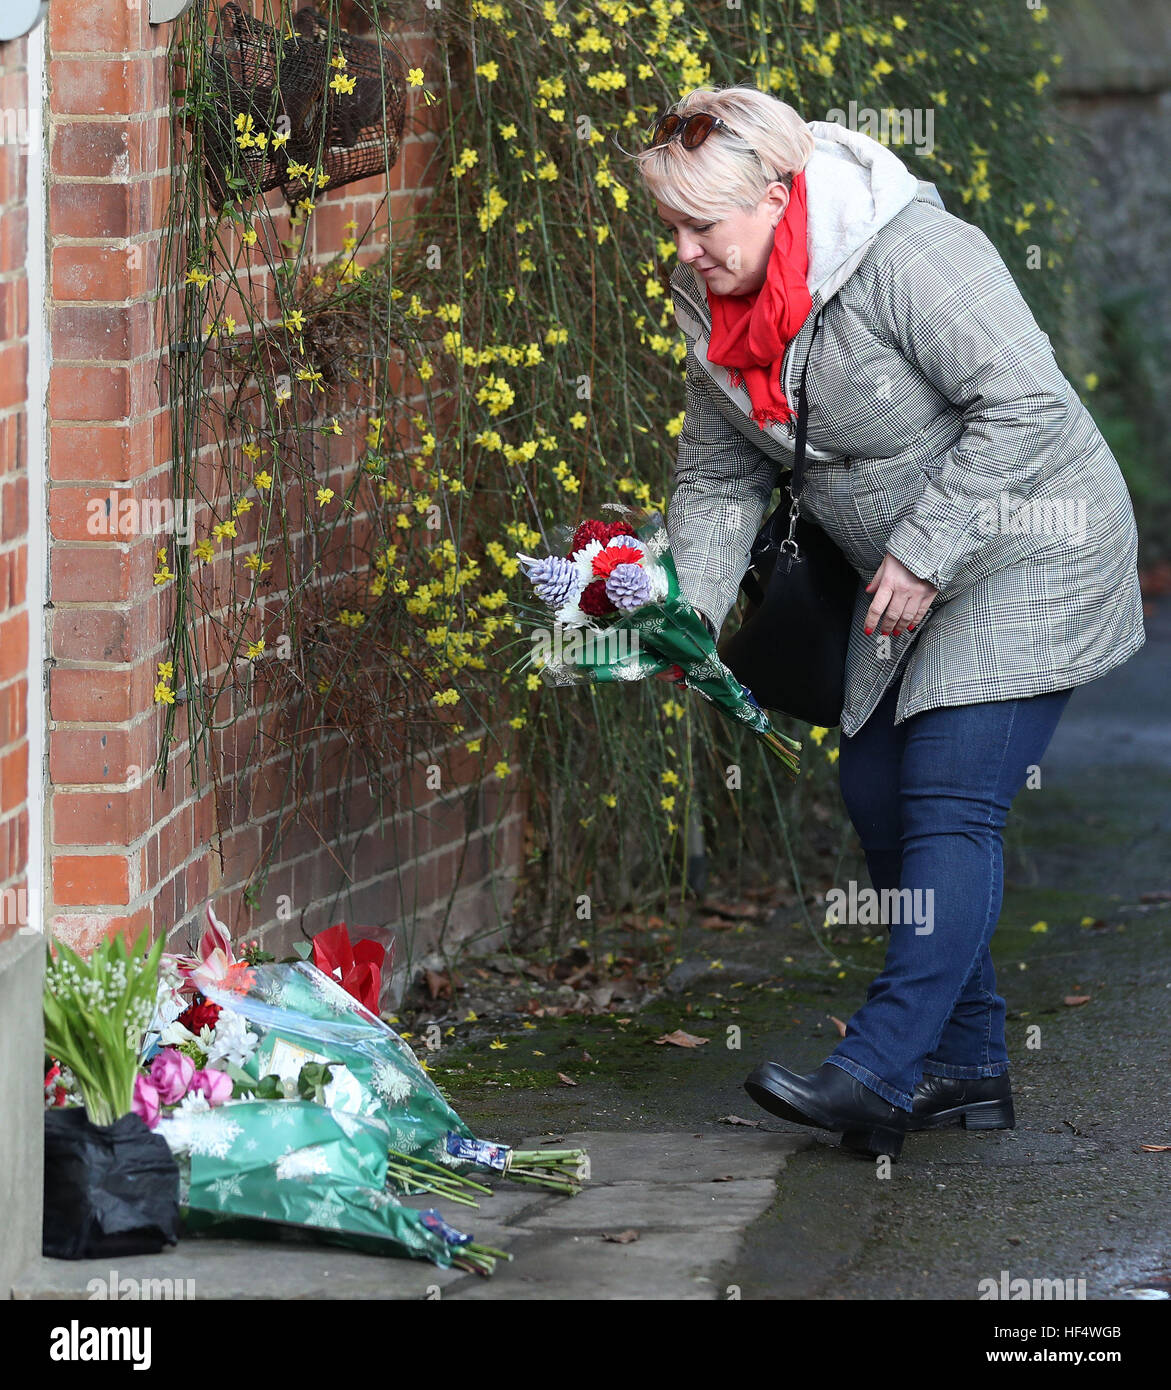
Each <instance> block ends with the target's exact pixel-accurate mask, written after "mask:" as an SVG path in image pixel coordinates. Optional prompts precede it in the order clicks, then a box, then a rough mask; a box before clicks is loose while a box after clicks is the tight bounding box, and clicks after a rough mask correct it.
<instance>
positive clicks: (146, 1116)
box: [130, 1072, 159, 1129]
mask: <svg viewBox="0 0 1171 1390" xmlns="http://www.w3.org/2000/svg"><path fill="white" fill-rule="evenodd" d="M130 1109H131V1110H132V1111H133V1112H134V1114H135V1115H137V1116H138V1118H139V1119H140V1120H143V1121H145V1123H146V1124H147V1125H149V1126H150V1128H151V1129H154V1127H155V1125H157V1124H158V1122H159V1093H158V1091H157V1090H156V1089H155V1087H154V1085H153V1084H152V1083H151V1082H149V1081H148V1080H147V1079H146V1077H145V1076H143V1074H142V1073H141V1072H139V1073H138V1075H137V1076H136V1077H135V1078H134V1099H133V1100H132V1101H131V1102H130Z"/></svg>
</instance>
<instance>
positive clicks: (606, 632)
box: [516, 502, 801, 777]
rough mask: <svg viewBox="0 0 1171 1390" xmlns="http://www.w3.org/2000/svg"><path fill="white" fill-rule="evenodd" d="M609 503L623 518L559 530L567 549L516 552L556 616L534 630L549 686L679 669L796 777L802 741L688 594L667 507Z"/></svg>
mask: <svg viewBox="0 0 1171 1390" xmlns="http://www.w3.org/2000/svg"><path fill="white" fill-rule="evenodd" d="M603 505H604V506H606V507H608V508H610V509H612V510H616V511H619V512H622V513H623V514H624V515H623V517H622V519H620V520H617V521H612V522H603V521H595V520H588V521H583V522H582V523H581V525H580V526H578V528H577V529H576V530H575V531H574V532H573V533H572V535H570V534H569V530H568V528H567V527H563V528H560V533H561V534H560V535H559V536H558V539H559V540H560V541H561V542H562V543H563V545H564V549H565V552H566V553H565V554H563V555H545V556H539V557H538V556H533V555H521V554H518V555H517V557H516V558H517V559H518V560H519V561H520V563H521V565H522V567H523V568H524V570H525V573H526V575H527V576H528V578H529V580H530V582H531V583H532V585H533V590H534V592H535V594H536V596H537V598H538V599H539V600H540V601H541V603H542V604H544V605H545V607H546V608H547V609H548V610H550V611H551V612H552V614H553V630H552V633H550V632H549V630H548V629H547V628H544V627H537V628H536V629H535V630H534V639H535V640H534V642H533V649H532V651H531V653H530V656H529V662H530V664H533V665H536V666H538V667H539V669H540V673H541V678H542V680H544V681H545V682H546V683H547V684H550V685H583V684H589V683H593V682H598V683H601V682H606V681H637V680H643V679H645V678H646V677H648V676H657V675H659V674H661V673H663V672H667V671H671V670H672V669H673V668H678V670H679V671H680V673H681V675H682V678H683V681H682V683H684V684H686V685H687V686H689V687H690V688H691V689H692V690H695V691H697V692H698V693H699V694H700V695H701V696H703V698H704V699H706V700H709V701H711V703H712V704H714V705H715V706H716V708H717V709H719V710H720V711H721V713H723V714H725V715H726V716H727V717H728V718H730V719H734V720H736V721H737V722H738V723H742V724H747V725H748V726H749V728H751V729H754V730H755V731H756V733H758V734H759V735H760V737H761V738H762V739H763V740H764V742H765V744H766V745H767V746H768V748H769V749H770V750H771V751H772V752H773V753H775V754H776V756H777V757H778V758H780V760H781V763H782V765H783V766H784V768H785V771H786V772H787V773H788V775H789V776H790V777H796V776H797V774H798V771H799V758H798V754H799V752H800V748H801V744H800V742H799V741H798V740H797V739H793V738H790V737H789V736H788V735H787V734H783V733H781V732H780V731H779V730H777V729H774V728H773V726H772V723H771V721H770V719H769V716H768V714H767V713H766V712H765V711H764V710H763V709H761V707H760V706H759V705H758V704H757V703H756V701H755V700H754V699H753V697H752V692H751V691H750V690H749V689H748V688H747V687H745V686H743V685H741V684H740V682H739V681H738V680H737V679H736V677H735V676H734V675H733V674H732V672H731V671H730V670H729V669H728V667H727V666H725V665H724V663H723V662H722V661H721V660H720V658H719V655H718V654H717V652H716V644H715V640H714V639H713V637H712V636H711V634H710V633H709V632H708V629H707V627H706V625H705V624H704V621H703V619H702V618H701V617H700V616H699V614H698V613H697V612H696V611H695V609H694V608H693V607H692V606H691V605H690V604H689V603H688V602H687V601H686V599H684V598H683V597H682V596H681V594H680V592H679V578H678V575H677V573H676V571H675V563H674V561H673V559H672V558H671V549H670V541H669V539H668V536H667V528H666V524H665V523H664V521H663V517H662V514H661V513H660V512H658V511H651V512H647V511H645V510H639V509H634V508H630V507H627V506H625V505H624V504H623V503H616V502H610V503H604V504H603Z"/></svg>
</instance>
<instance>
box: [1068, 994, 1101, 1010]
mask: <svg viewBox="0 0 1171 1390" xmlns="http://www.w3.org/2000/svg"><path fill="white" fill-rule="evenodd" d="M1093 997H1094V996H1093V995H1092V994H1067V995H1066V996H1065V998H1064V999H1063V1000H1062V1001H1061V1002H1062V1003H1063V1004H1068V1005H1069V1007H1070V1008H1071V1009H1073V1008H1076V1007H1077V1005H1078V1004H1088V1003H1089V1002H1090V1000H1091V999H1092V998H1093Z"/></svg>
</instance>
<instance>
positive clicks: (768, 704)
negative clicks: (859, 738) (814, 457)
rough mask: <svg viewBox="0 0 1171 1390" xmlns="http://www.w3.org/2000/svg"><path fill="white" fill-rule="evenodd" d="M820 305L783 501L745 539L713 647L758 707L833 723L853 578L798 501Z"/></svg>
mask: <svg viewBox="0 0 1171 1390" xmlns="http://www.w3.org/2000/svg"><path fill="white" fill-rule="evenodd" d="M821 312H822V311H821V310H820V309H819V310H818V312H817V319H816V320H815V321H814V325H813V337H812V338H811V339H810V343H809V353H807V354H806V357H805V364H804V366H803V367H802V369H801V384H800V387H799V388H798V392H797V427H796V438H795V440H794V445H793V470H792V475H791V477H790V479H789V484H788V493H789V498H790V502H789V505H788V506H787V507H786V505H785V503H784V502H782V503H781V504H780V505H779V506H777V507H776V508H775V509H774V510H773V511H772V512H771V513H770V515H769V516H768V517H767V518H766V519H765V522H764V525H763V526H762V527H761V528H760V531H759V532H758V533H757V536H756V539H755V540H754V541H753V543H752V548H751V551H750V557H751V558H750V560H749V565H748V569H747V570H746V572H745V574H744V578H743V579H742V580H741V581H740V585H741V588H742V589H743V590H744V593H745V595H746V596H747V598H748V605H747V608H746V610H745V616H744V621H743V622H742V623H741V624H740V626H739V628H737V630H736V631H735V632H734V633H732V635H731V636H730V637H728V638H726V639H725V640H724V641H722V642H721V643H719V645H718V646H717V651H718V653H719V656H720V659H721V660H722V661H723V662H724V664H725V665H726V666H727V667H728V668H729V669H730V670H731V672H732V674H733V675H734V676H735V677H736V679H737V680H738V681H739V682H740V684H741V685H743V686H746V687H747V688H748V690H750V691H751V693H752V697H753V699H755V700H756V702H757V704H758V705H760V706H761V707H762V708H763V709H768V710H776V711H778V712H779V713H781V714H787V715H790V716H791V717H792V718H794V719H800V720H803V721H804V722H806V723H808V724H814V725H821V726H823V727H824V728H827V729H832V728H834V727H835V726H837V725H838V724H840V723H841V721H842V702H843V699H844V694H845V679H846V648H847V646H848V644H849V640H850V626H851V623H852V621H853V615H854V602H855V599H856V597H857V593H858V584H859V582H860V581H859V578H858V574H857V572H856V571H855V570H854V567H853V566H852V565H851V564H850V562H849V561H848V560H847V559H846V557H845V556H844V555H843V554H842V552H841V551H840V550H839V549H838V547H837V546H836V545H835V544H834V543H833V541H831V540H830V538H829V537H828V536H827V535H826V534H825V532H824V531H823V530H822V529H821V527H820V526H817V525H816V524H815V523H814V522H812V521H809V520H807V519H806V518H805V517H803V516H801V515H800V513H799V508H798V498H799V497H800V495H801V489H802V487H803V486H804V484H805V435H806V429H807V426H808V419H809V406H808V402H807V400H806V396H805V373H806V371H808V369H809V354H810V353H812V351H813V339H815V338H816V337H817V330H818V329H819V328H820V326H821Z"/></svg>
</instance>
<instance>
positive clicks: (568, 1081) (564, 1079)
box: [557, 1071, 577, 1086]
mask: <svg viewBox="0 0 1171 1390" xmlns="http://www.w3.org/2000/svg"><path fill="white" fill-rule="evenodd" d="M557 1080H558V1081H560V1082H561V1084H562V1085H563V1086H576V1085H577V1082H576V1081H575V1080H574V1079H573V1077H572V1076H566V1075H565V1073H564V1072H563V1071H559V1072H558V1073H557Z"/></svg>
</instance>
